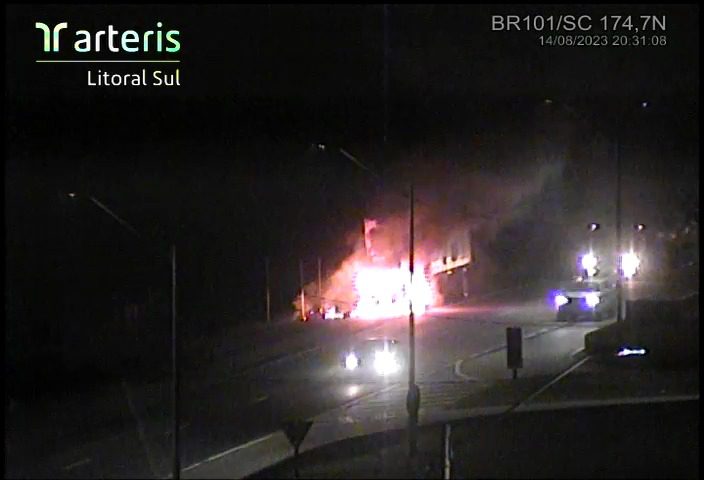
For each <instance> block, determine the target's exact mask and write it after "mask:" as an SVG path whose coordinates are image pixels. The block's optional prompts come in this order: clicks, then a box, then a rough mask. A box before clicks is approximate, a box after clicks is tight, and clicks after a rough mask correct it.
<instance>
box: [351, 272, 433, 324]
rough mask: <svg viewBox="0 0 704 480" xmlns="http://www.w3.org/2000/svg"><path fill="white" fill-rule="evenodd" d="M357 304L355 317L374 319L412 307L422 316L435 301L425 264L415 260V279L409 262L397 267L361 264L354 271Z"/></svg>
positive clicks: (398, 314)
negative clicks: (409, 269) (409, 268)
mask: <svg viewBox="0 0 704 480" xmlns="http://www.w3.org/2000/svg"><path fill="white" fill-rule="evenodd" d="M353 284H354V290H355V296H356V299H357V301H356V303H355V305H354V308H353V310H352V312H351V316H352V318H359V319H365V320H373V319H380V318H391V317H399V316H402V315H407V314H408V313H409V311H410V306H411V305H412V307H413V313H414V314H415V315H422V314H423V313H425V311H426V310H427V309H428V307H430V306H431V305H433V302H434V300H435V295H434V289H433V286H432V282H431V281H430V279H429V278H428V275H427V272H426V271H425V268H424V267H423V265H422V264H420V263H416V265H415V268H414V273H413V281H412V282H411V279H410V272H409V271H408V262H405V263H401V265H400V266H398V267H382V266H377V265H364V264H358V265H356V266H355V272H354V280H353Z"/></svg>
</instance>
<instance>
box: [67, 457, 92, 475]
mask: <svg viewBox="0 0 704 480" xmlns="http://www.w3.org/2000/svg"><path fill="white" fill-rule="evenodd" d="M90 461H91V459H90V458H84V459H83V460H78V461H77V462H73V463H72V464H70V465H66V466H64V470H65V471H67V472H68V471H69V470H73V469H74V468H76V467H80V466H81V465H85V464H86V463H90Z"/></svg>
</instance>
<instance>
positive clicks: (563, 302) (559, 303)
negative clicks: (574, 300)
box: [555, 294, 569, 308]
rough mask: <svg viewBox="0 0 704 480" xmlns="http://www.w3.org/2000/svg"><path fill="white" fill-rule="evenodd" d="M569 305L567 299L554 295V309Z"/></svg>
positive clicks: (560, 295)
mask: <svg viewBox="0 0 704 480" xmlns="http://www.w3.org/2000/svg"><path fill="white" fill-rule="evenodd" d="M567 303H569V299H568V298H567V297H565V296H564V295H562V294H558V295H555V308H560V307H561V306H563V305H566V304H567Z"/></svg>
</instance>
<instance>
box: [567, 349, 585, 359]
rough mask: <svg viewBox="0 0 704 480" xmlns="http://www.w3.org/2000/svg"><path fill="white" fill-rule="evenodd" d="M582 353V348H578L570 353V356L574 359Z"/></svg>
mask: <svg viewBox="0 0 704 480" xmlns="http://www.w3.org/2000/svg"><path fill="white" fill-rule="evenodd" d="M583 351H584V347H580V348H578V349H577V350H575V351H574V352H572V353H571V354H570V356H571V357H576V356H577V355H579V354H580V353H582V352H583Z"/></svg>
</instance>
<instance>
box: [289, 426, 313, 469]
mask: <svg viewBox="0 0 704 480" xmlns="http://www.w3.org/2000/svg"><path fill="white" fill-rule="evenodd" d="M312 425H313V422H312V421H311V420H292V421H289V422H285V423H284V433H285V434H286V438H288V441H289V443H290V444H291V446H292V447H293V465H294V466H293V468H294V471H293V473H294V476H295V478H300V476H299V472H298V449H299V447H300V446H301V443H303V439H304V438H306V435H307V434H308V431H309V430H310V427H311V426H312Z"/></svg>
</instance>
